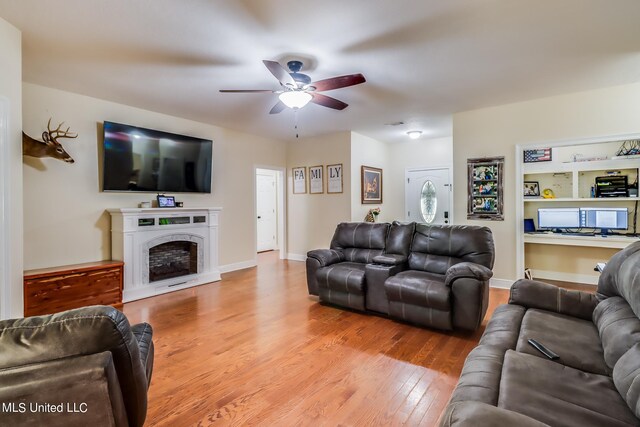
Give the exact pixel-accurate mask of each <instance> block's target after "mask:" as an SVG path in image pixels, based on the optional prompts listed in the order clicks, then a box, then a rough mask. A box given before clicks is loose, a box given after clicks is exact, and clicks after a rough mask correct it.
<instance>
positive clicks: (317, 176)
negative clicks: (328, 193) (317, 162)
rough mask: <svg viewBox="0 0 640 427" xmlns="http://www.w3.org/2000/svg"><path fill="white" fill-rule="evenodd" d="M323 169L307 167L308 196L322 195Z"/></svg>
mask: <svg viewBox="0 0 640 427" xmlns="http://www.w3.org/2000/svg"><path fill="white" fill-rule="evenodd" d="M323 172H324V167H323V166H309V194H322V193H324V173H323Z"/></svg>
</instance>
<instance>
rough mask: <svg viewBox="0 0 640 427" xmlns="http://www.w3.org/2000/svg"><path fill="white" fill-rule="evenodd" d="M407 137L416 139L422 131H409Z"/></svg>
mask: <svg viewBox="0 0 640 427" xmlns="http://www.w3.org/2000/svg"><path fill="white" fill-rule="evenodd" d="M407 135H409V138H411V139H418V138H420V136H421V135H422V131H420V130H410V131H409V132H407Z"/></svg>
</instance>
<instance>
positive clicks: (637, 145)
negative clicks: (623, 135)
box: [614, 139, 640, 158]
mask: <svg viewBox="0 0 640 427" xmlns="http://www.w3.org/2000/svg"><path fill="white" fill-rule="evenodd" d="M639 154H640V139H630V140H627V141H622V145H621V146H620V148H619V149H618V151H616V157H617V158H627V156H637V155H639ZM616 157H614V158H616Z"/></svg>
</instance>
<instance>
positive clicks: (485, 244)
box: [306, 222, 495, 330]
mask: <svg viewBox="0 0 640 427" xmlns="http://www.w3.org/2000/svg"><path fill="white" fill-rule="evenodd" d="M494 253H495V251H494V246H493V238H492V235H491V230H489V229H488V228H486V227H476V226H428V225H424V224H416V223H409V224H401V223H399V222H394V223H393V224H386V223H380V224H370V223H341V224H338V226H337V228H336V231H335V233H334V236H333V239H332V240H331V245H330V248H329V249H316V250H313V251H310V252H308V253H307V260H306V266H307V286H308V289H309V293H310V294H311V295H318V296H319V299H320V301H321V302H323V303H329V304H333V305H337V306H342V307H346V308H350V309H353V310H359V311H367V312H373V313H378V314H383V315H388V316H390V317H392V318H395V319H398V320H402V321H406V322H410V323H414V324H417V325H420V326H426V327H432V328H438V329H445V330H451V329H454V328H455V329H466V330H475V329H477V328H478V327H479V326H480V324H481V323H482V319H483V318H484V315H485V313H486V310H487V305H488V298H489V279H490V278H491V276H492V272H491V268H493V262H494Z"/></svg>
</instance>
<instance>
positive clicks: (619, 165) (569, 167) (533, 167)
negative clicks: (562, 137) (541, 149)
mask: <svg viewBox="0 0 640 427" xmlns="http://www.w3.org/2000/svg"><path fill="white" fill-rule="evenodd" d="M638 166H640V160H638V159H619V160H594V161H592V162H571V163H555V162H544V163H525V164H523V167H522V173H523V174H524V175H531V174H539V173H572V172H584V171H597V170H617V169H637V168H638Z"/></svg>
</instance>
